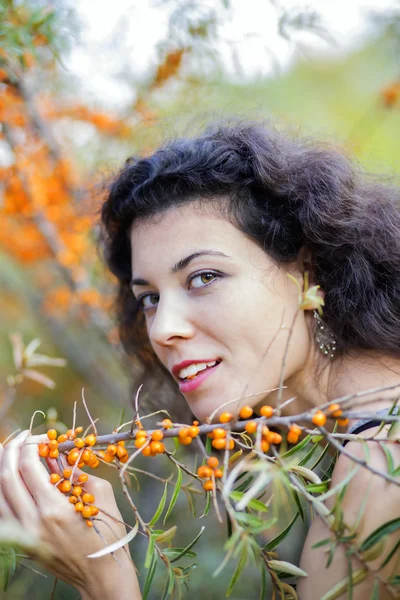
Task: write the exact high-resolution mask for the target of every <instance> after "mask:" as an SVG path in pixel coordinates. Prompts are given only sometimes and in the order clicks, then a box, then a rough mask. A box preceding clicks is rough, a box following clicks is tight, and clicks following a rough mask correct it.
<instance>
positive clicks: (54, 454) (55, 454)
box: [49, 448, 60, 458]
mask: <svg viewBox="0 0 400 600" xmlns="http://www.w3.org/2000/svg"><path fill="white" fill-rule="evenodd" d="M59 455H60V453H59V451H58V448H54V450H49V458H58V457H59Z"/></svg>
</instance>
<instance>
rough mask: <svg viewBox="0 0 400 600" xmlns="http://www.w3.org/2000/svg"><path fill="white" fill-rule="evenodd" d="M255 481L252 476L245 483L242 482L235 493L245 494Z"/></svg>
mask: <svg viewBox="0 0 400 600" xmlns="http://www.w3.org/2000/svg"><path fill="white" fill-rule="evenodd" d="M238 479H239V477H238ZM253 481H254V477H253V476H252V475H250V476H249V477H247V479H246V480H245V481H242V483H241V484H240V485H238V486H237V487H236V488H235V492H245V491H246V490H247V488H248V487H249V486H250V484H251V483H253Z"/></svg>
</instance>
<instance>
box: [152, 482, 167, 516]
mask: <svg viewBox="0 0 400 600" xmlns="http://www.w3.org/2000/svg"><path fill="white" fill-rule="evenodd" d="M167 487H168V483H165V487H164V493H163V495H162V496H161V500H160V504H159V505H158V507H157V510H156V512H155V513H154V516H153V518H152V519H151V521H149V523H148V525H149V527H153V525H154V524H155V523H157V521H158V519H159V518H160V516H161V513H162V511H163V510H164V506H165V502H166V500H167Z"/></svg>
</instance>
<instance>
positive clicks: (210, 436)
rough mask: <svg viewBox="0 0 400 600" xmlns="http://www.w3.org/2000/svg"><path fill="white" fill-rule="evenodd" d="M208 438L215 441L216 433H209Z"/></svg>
mask: <svg viewBox="0 0 400 600" xmlns="http://www.w3.org/2000/svg"><path fill="white" fill-rule="evenodd" d="M207 437H208V438H211V439H212V440H213V439H214V432H213V431H209V432H208V433H207Z"/></svg>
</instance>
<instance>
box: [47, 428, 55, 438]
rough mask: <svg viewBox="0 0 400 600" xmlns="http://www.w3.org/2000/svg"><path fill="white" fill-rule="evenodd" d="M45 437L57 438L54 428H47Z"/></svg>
mask: <svg viewBox="0 0 400 600" xmlns="http://www.w3.org/2000/svg"><path fill="white" fill-rule="evenodd" d="M47 437H48V438H49V440H56V439H57V431H56V430H55V429H49V430H48V431H47Z"/></svg>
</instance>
